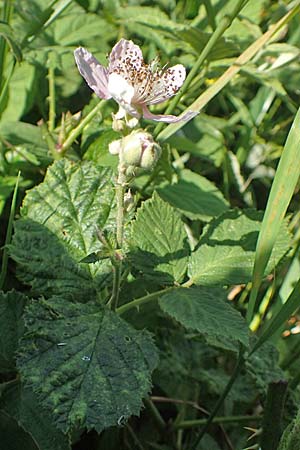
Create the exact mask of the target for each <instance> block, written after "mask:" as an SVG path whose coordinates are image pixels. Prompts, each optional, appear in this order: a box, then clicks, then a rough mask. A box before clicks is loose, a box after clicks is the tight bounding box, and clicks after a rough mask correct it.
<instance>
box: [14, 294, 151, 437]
mask: <svg viewBox="0 0 300 450" xmlns="http://www.w3.org/2000/svg"><path fill="white" fill-rule="evenodd" d="M25 320H26V324H27V325H28V327H30V328H29V329H28V334H25V336H24V338H23V340H22V345H21V349H20V356H19V358H18V366H19V369H20V371H21V374H22V377H23V379H24V381H25V382H26V383H27V384H28V385H29V386H30V387H31V388H32V389H33V390H34V391H36V392H37V394H38V397H39V399H40V401H41V402H42V404H43V405H44V406H45V407H46V408H47V409H48V410H50V411H52V413H53V415H54V419H55V421H56V423H57V425H58V426H59V428H61V429H62V430H64V431H67V430H69V429H71V428H73V427H86V428H88V429H91V428H95V429H96V430H97V431H98V432H100V431H102V430H103V429H105V428H108V427H110V426H113V425H118V424H122V423H123V422H124V420H126V419H128V417H130V416H131V415H137V414H139V411H140V409H141V406H142V398H143V397H144V396H146V395H147V393H148V392H149V390H150V387H151V380H150V375H151V372H152V370H153V369H154V368H155V366H156V365H157V363H158V360H157V352H156V349H155V346H154V345H153V343H152V339H151V337H150V335H149V333H148V332H146V331H136V330H134V329H133V328H132V327H131V326H130V325H129V324H128V323H127V322H125V321H124V320H122V319H120V318H119V317H118V315H117V314H116V313H114V312H112V311H111V310H109V309H106V308H105V309H100V308H99V306H96V305H92V304H78V303H76V304H73V303H69V302H65V301H63V300H61V299H59V298H52V299H51V301H43V300H41V301H39V302H35V303H34V304H32V305H31V306H30V307H29V308H28V310H27V314H26V316H25Z"/></svg>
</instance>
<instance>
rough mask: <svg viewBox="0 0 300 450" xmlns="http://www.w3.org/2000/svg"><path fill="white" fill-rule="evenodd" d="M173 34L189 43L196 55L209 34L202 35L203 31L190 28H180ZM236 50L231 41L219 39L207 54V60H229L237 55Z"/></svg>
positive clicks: (202, 47) (203, 45)
mask: <svg viewBox="0 0 300 450" xmlns="http://www.w3.org/2000/svg"><path fill="white" fill-rule="evenodd" d="M175 34H176V36H178V37H179V38H180V39H181V40H183V41H185V42H187V43H189V44H190V45H191V46H192V47H193V49H194V50H195V51H196V53H197V55H199V54H200V53H201V52H202V50H203V49H204V47H205V45H206V44H207V42H208V41H209V38H210V34H209V33H204V32H203V31H201V30H198V29H197V28H194V27H191V26H189V27H182V29H181V30H177V31H176V33H175ZM238 50H239V48H238V47H237V45H235V44H234V43H233V41H231V40H229V39H225V38H224V37H221V38H220V39H219V40H218V41H217V42H216V44H215V45H214V47H213V49H212V50H211V52H210V53H209V56H208V59H209V60H210V61H212V60H216V59H222V58H229V57H231V56H233V55H235V54H237V52H238Z"/></svg>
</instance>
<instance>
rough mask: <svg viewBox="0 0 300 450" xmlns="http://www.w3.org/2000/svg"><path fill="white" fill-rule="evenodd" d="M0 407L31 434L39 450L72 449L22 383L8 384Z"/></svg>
mask: <svg viewBox="0 0 300 450" xmlns="http://www.w3.org/2000/svg"><path fill="white" fill-rule="evenodd" d="M0 407H1V409H2V410H4V411H5V412H6V413H7V414H8V415H9V416H10V417H13V418H14V419H15V420H16V421H17V422H18V424H19V425H20V426H21V427H22V428H23V429H24V430H25V431H26V432H27V433H29V434H30V436H31V437H32V439H33V441H34V442H35V443H36V444H37V446H38V448H39V450H69V449H70V448H71V446H70V443H69V439H68V437H67V436H66V435H64V434H63V433H62V432H61V431H59V430H58V429H57V428H56V427H55V426H54V424H53V422H52V420H53V419H52V417H51V415H50V414H49V412H48V411H46V410H45V409H42V407H41V405H40V403H39V402H38V399H37V396H36V395H35V394H34V393H33V392H32V391H31V390H30V389H28V388H24V386H21V384H20V383H18V382H15V383H7V386H6V388H5V390H4V392H3V394H2V397H1V401H0ZM23 448H24V447H23ZM26 450H27V447H26Z"/></svg>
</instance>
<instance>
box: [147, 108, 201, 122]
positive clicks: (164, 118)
mask: <svg viewBox="0 0 300 450" xmlns="http://www.w3.org/2000/svg"><path fill="white" fill-rule="evenodd" d="M197 114H198V113H197V112H195V111H187V112H186V113H185V114H183V116H178V117H177V116H172V115H168V114H152V113H151V112H150V111H149V109H148V108H147V106H146V105H144V106H143V117H144V118H145V119H149V120H155V121H156V122H166V123H176V122H188V121H189V120H191V119H193V118H194V117H195V116H197Z"/></svg>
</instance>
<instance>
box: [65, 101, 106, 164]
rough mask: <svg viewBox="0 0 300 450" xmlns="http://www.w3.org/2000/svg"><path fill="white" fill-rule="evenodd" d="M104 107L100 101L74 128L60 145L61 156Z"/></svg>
mask: <svg viewBox="0 0 300 450" xmlns="http://www.w3.org/2000/svg"><path fill="white" fill-rule="evenodd" d="M103 106H104V102H103V101H100V102H99V103H97V105H96V106H95V107H94V108H93V109H92V110H91V111H90V112H89V113H88V114H87V115H86V116H85V118H84V119H82V120H81V121H80V123H79V124H78V125H77V127H75V128H74V129H73V130H72V131H71V133H70V134H69V136H68V137H67V139H66V140H65V142H64V143H63V144H62V146H61V148H60V153H61V155H64V154H65V153H66V151H67V150H69V148H70V147H71V146H72V144H73V142H74V141H75V140H76V139H77V137H78V136H79V135H80V134H81V133H82V131H83V129H84V127H85V126H86V125H87V124H88V123H90V122H91V120H92V119H93V118H94V117H95V116H96V115H97V114H98V113H99V112H100V111H101V109H102V108H103Z"/></svg>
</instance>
